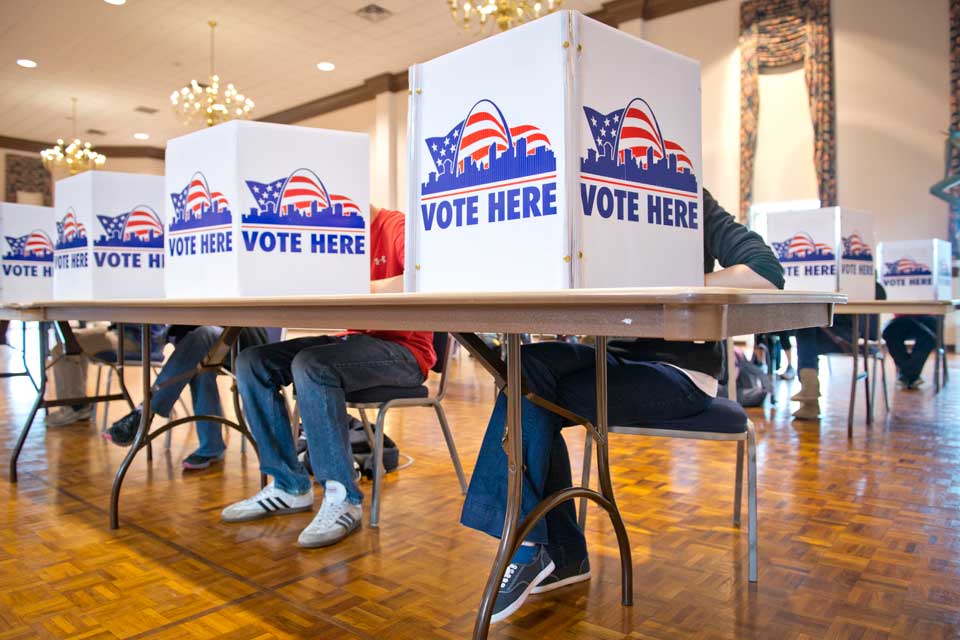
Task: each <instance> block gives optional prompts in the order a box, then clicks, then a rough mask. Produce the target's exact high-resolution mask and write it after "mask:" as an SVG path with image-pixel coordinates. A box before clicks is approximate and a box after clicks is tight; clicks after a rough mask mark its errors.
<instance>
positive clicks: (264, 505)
mask: <svg viewBox="0 0 960 640" xmlns="http://www.w3.org/2000/svg"><path fill="white" fill-rule="evenodd" d="M312 508H313V487H310V489H309V490H307V492H306V493H303V494H300V495H298V496H297V495H294V494H292V493H287V492H286V491H284V490H283V489H278V488H277V487H276V486H275V485H274V484H273V483H272V482H271V483H270V484H268V485H267V486H265V487H264V488H263V489H260V491H259V492H258V493H257V495H255V496H253V497H252V498H247V499H246V500H241V501H240V502H234V503H233V504H231V505H230V506H229V507H227V508H226V509H224V510H223V511H222V512H221V513H220V519H221V520H223V521H224V522H247V521H249V520H259V519H260V518H266V517H267V516H279V515H285V514H287V513H299V512H301V511H310V509H312Z"/></svg>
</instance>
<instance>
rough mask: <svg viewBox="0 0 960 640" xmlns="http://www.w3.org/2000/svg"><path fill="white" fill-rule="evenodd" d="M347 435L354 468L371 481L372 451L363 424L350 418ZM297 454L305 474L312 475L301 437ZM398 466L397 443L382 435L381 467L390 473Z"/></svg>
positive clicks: (304, 441)
mask: <svg viewBox="0 0 960 640" xmlns="http://www.w3.org/2000/svg"><path fill="white" fill-rule="evenodd" d="M348 433H349V435H350V450H351V451H352V452H353V462H354V466H355V467H356V468H357V469H358V471H359V473H360V475H362V476H363V477H364V478H366V479H367V480H372V479H373V451H372V450H371V449H370V442H369V441H368V440H367V434H366V432H365V431H364V429H363V423H362V422H361V421H360V420H357V419H356V418H354V417H353V416H350V424H349V432H348ZM297 453H298V454H299V456H300V462H301V463H303V466H304V468H305V469H306V470H307V473H309V474H310V475H313V468H312V467H311V466H310V453H309V452H308V451H307V441H306V439H305V438H304V437H303V436H301V437H300V438H299V439H298V440H297ZM398 466H400V449H399V448H398V447H397V443H396V442H394V441H393V440H391V439H390V436H388V435H387V434H383V467H384V469H386V471H387V473H390V472H391V471H396V470H397V467H398Z"/></svg>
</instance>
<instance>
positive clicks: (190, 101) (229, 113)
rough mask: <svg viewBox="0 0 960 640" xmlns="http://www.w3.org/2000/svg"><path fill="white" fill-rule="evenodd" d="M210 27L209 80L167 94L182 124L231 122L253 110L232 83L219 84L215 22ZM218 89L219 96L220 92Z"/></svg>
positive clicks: (207, 124)
mask: <svg viewBox="0 0 960 640" xmlns="http://www.w3.org/2000/svg"><path fill="white" fill-rule="evenodd" d="M207 24H209V25H210V79H209V81H208V82H207V83H206V84H200V83H199V82H197V81H196V80H191V81H190V84H188V85H186V86H184V87H181V88H180V89H179V90H177V91H174V92H173V93H171V94H170V104H171V105H172V106H173V111H174V113H176V114H177V115H178V116H180V119H181V120H183V122H184V124H187V125H196V124H199V123H201V122H202V123H203V124H204V125H205V126H207V127H212V126H213V125H215V124H220V123H221V122H226V121H227V120H233V119H234V118H246V117H248V116H249V115H250V112H251V111H253V106H254V105H253V100H251V99H250V98H247V97H245V96H244V95H243V94H242V93H240V92H239V91H237V88H236V87H235V86H233V83H232V82H228V83H227V84H226V87H223V85H221V83H220V76H218V75H217V73H216V71H215V70H214V30H215V29H216V27H217V23H216V22H215V21H213V20H211V21H210V22H208V23H207ZM221 89H222V93H221Z"/></svg>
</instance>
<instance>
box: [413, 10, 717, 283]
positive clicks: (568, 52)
mask: <svg viewBox="0 0 960 640" xmlns="http://www.w3.org/2000/svg"><path fill="white" fill-rule="evenodd" d="M410 87H411V93H410V109H409V114H410V115H409V130H408V140H409V180H410V187H409V190H408V193H409V202H408V210H407V214H408V221H407V246H406V262H407V264H406V283H405V287H406V290H408V291H478V290H486V291H491V290H537V289H554V290H555V289H564V288H571V287H573V288H576V287H622V286H656V285H677V286H680V285H702V284H703V218H702V203H703V201H702V197H701V188H702V184H701V176H702V174H701V169H702V165H701V162H700V67H699V65H698V64H697V63H696V62H694V61H693V60H689V59H687V58H684V57H682V56H679V55H677V54H674V53H671V52H669V51H666V50H664V49H661V48H659V47H657V46H654V45H652V44H650V43H647V42H644V41H642V40H639V39H637V38H635V37H633V36H630V35H628V34H626V33H623V32H622V31H618V30H616V29H613V28H610V27H607V26H605V25H603V24H601V23H599V22H596V21H594V20H591V19H589V18H586V17H585V16H583V15H581V14H580V13H577V12H574V11H561V12H557V13H555V14H552V15H549V16H547V17H544V18H542V19H539V20H536V21H534V22H532V23H530V24H527V25H524V26H521V27H518V28H516V29H511V30H510V31H507V32H505V33H502V34H499V35H497V36H494V37H491V38H487V39H485V40H483V41H481V42H478V43H476V44H473V45H470V46H468V47H465V48H463V49H460V50H458V51H454V52H453V53H450V54H447V55H444V56H441V57H439V58H436V59H435V60H432V61H430V62H427V63H424V64H420V65H416V66H414V67H411V69H410Z"/></svg>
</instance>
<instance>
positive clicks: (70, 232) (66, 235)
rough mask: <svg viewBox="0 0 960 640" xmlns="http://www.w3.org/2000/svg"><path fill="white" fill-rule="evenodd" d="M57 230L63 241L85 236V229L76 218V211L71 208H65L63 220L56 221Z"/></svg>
mask: <svg viewBox="0 0 960 640" xmlns="http://www.w3.org/2000/svg"><path fill="white" fill-rule="evenodd" d="M57 231H59V232H60V236H61V237H62V238H63V240H64V241H65V242H70V241H71V240H80V239H83V238H86V237H87V229H86V227H84V226H83V223H82V222H80V221H79V220H78V219H77V213H76V212H75V211H74V210H73V209H67V214H66V215H65V216H63V220H61V221H60V222H58V223H57Z"/></svg>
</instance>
